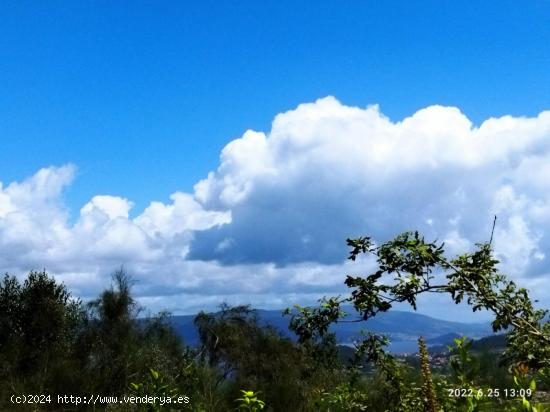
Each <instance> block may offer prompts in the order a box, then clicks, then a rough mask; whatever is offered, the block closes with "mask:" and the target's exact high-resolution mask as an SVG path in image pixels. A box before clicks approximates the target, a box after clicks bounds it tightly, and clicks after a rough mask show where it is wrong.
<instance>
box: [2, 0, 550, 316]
mask: <svg viewBox="0 0 550 412" xmlns="http://www.w3.org/2000/svg"><path fill="white" fill-rule="evenodd" d="M0 56H1V58H0V143H1V146H0V182H2V184H1V186H0V246H1V247H0V269H1V270H2V271H5V272H9V273H11V274H15V275H17V276H24V275H25V273H27V272H28V271H29V270H31V269H42V268H45V269H47V270H48V271H49V272H50V273H52V274H53V275H54V276H55V277H56V278H57V279H59V280H60V281H63V282H64V283H65V284H66V285H67V286H68V287H69V288H70V290H71V291H72V292H73V293H74V294H75V295H76V296H80V297H82V298H83V299H90V298H93V297H95V296H97V294H98V293H99V292H100V291H101V290H102V289H103V288H105V287H107V286H109V284H110V274H111V273H112V272H113V271H114V270H116V269H117V268H119V267H120V266H121V265H124V267H125V269H126V270H127V271H128V272H129V273H130V274H131V275H132V277H133V278H134V281H135V286H134V292H135V293H136V295H137V296H138V298H139V301H140V303H141V304H142V305H143V306H144V307H145V308H147V310H149V311H157V310H163V309H167V310H169V311H172V312H173V313H195V312H196V311H198V310H201V309H206V310H211V309H214V308H215V307H216V306H217V305H218V304H219V303H221V302H222V301H227V302H229V303H234V304H236V303H251V304H253V305H254V306H256V307H262V308H284V307H286V306H289V305H292V304H295V303H299V304H312V303H315V301H316V299H318V298H320V297H322V296H323V295H327V296H330V295H333V294H343V293H345V292H346V289H345V287H344V286H343V280H344V279H345V275H346V274H351V273H368V271H369V270H372V268H373V262H372V261H370V260H368V259H366V260H364V261H361V262H357V263H352V262H349V261H347V260H346V256H347V249H346V246H345V239H346V238H347V237H353V236H359V235H371V236H373V237H374V238H375V239H376V240H377V241H379V242H382V241H385V240H388V239H390V238H392V237H393V236H395V235H396V234H398V233H400V232H403V231H405V230H416V229H418V230H420V231H421V232H422V233H425V234H426V236H427V238H429V239H436V238H437V239H439V240H442V241H445V242H446V245H447V247H448V249H449V254H450V255H452V254H455V253H461V252H464V251H468V250H471V249H472V248H473V246H474V244H475V243H476V242H480V241H485V240H487V239H488V237H489V235H490V232H491V224H492V218H493V216H494V215H495V214H497V215H498V224H497V227H496V230H495V238H494V239H495V243H494V244H495V252H496V253H497V256H498V257H499V259H500V260H501V269H502V270H503V271H504V272H505V273H507V274H509V275H510V277H512V278H513V279H514V280H516V281H517V282H518V283H519V284H521V285H524V286H526V287H528V288H529V289H530V290H531V291H532V294H533V296H534V297H535V298H537V299H539V301H540V304H541V305H542V306H546V307H550V288H548V287H545V286H544V285H545V284H546V283H547V282H548V273H549V272H550V262H549V259H550V240H549V238H548V235H547V233H548V229H550V190H549V189H550V111H549V110H550V70H549V69H550V2H548V1H546V0H540V1H524V2H517V1H501V2H499V3H498V5H496V3H494V2H487V1H468V2H461V1H437V2H436V1H418V2H406V1H391V0H390V1H372V0H369V1H349V2H336V1H317V2H305V1H298V2H297V1H262V2H259V1H254V2H252V1H240V2H214V1H201V2H175V1H172V2H168V1H132V2H130V1H117V2H109V1H79V2H72V1H51V2H47V3H46V2H39V1H34V2H31V1H4V2H1V3H0ZM442 308H445V310H442ZM419 310H420V312H422V313H425V314H428V315H432V316H437V317H440V318H447V319H452V320H468V321H470V320H479V319H481V318H483V317H484V316H485V318H486V317H487V315H479V316H478V317H473V315H471V314H470V311H469V309H468V308H466V307H463V306H461V307H455V306H453V305H451V304H449V300H448V299H444V298H442V297H437V298H434V297H430V298H425V299H423V300H422V301H421V305H420V306H419ZM485 318H484V319H485Z"/></svg>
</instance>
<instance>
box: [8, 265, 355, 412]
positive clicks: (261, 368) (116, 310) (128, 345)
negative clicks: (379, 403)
mask: <svg viewBox="0 0 550 412" xmlns="http://www.w3.org/2000/svg"><path fill="white" fill-rule="evenodd" d="M130 286H131V282H130V279H129V277H128V276H127V275H125V274H124V273H123V272H121V271H120V272H117V273H115V274H114V276H113V285H112V287H111V288H109V289H107V290H105V291H104V292H103V293H102V294H101V295H100V296H99V297H98V298H97V299H95V300H93V301H91V302H89V303H86V304H84V303H82V302H81V301H80V300H78V299H74V298H73V297H72V296H71V294H70V293H69V292H68V291H67V289H66V287H65V286H64V285H63V284H60V283H58V282H56V281H55V280H54V278H53V277H50V276H48V274H47V273H45V272H31V273H30V274H29V275H28V277H27V278H26V279H25V280H24V281H23V282H22V283H21V282H19V281H18V280H17V279H16V278H15V277H13V276H9V275H5V277H4V278H3V279H2V280H1V282H0V377H1V381H0V391H1V404H0V410H22V411H28V410H35V409H34V408H35V407H36V408H37V410H65V411H68V410H86V409H89V410H92V409H93V408H92V406H84V405H79V406H74V405H73V406H71V405H67V404H65V405H62V406H61V405H58V404H57V402H56V400H57V395H74V396H81V397H87V396H90V394H98V395H122V394H127V395H128V394H130V395H131V394H134V395H140V394H149V395H157V396H160V395H162V396H174V395H181V396H187V397H188V398H189V404H185V405H179V406H174V405H171V406H170V407H167V406H166V407H165V408H164V409H163V410H170V409H173V410H192V411H229V410H233V409H235V408H236V407H238V406H239V401H237V402H236V401H235V400H236V399H238V398H241V399H242V397H243V393H242V392H241V389H246V390H252V391H254V393H256V392H258V393H259V397H260V399H261V400H262V401H263V402H265V405H266V407H265V410H274V411H293V410H312V411H313V410H319V407H320V406H319V405H317V403H316V402H318V401H319V400H320V399H321V397H322V393H323V391H325V390H330V389H332V388H335V387H336V386H337V385H339V384H342V383H343V382H345V380H346V378H347V377H346V372H345V370H344V369H343V368H342V365H341V364H340V362H339V361H338V359H337V356H336V352H334V353H333V354H332V355H331V356H328V355H329V352H328V351H327V352H326V353H325V355H326V356H323V357H320V356H317V354H313V353H309V352H308V351H306V350H304V348H303V347H300V346H299V345H297V344H296V343H293V342H292V341H291V340H289V339H287V338H283V337H282V336H281V334H280V333H279V331H277V330H275V329H272V328H270V327H266V326H260V325H259V323H258V320H257V316H256V313H255V311H254V310H252V309H251V308H250V307H248V306H238V307H228V306H225V305H222V307H221V310H220V311H219V312H217V313H216V314H207V313H200V314H199V315H198V316H197V317H196V320H195V324H196V327H197V328H198V331H199V335H200V341H201V346H200V347H198V348H190V347H187V346H186V345H185V343H184V342H182V341H181V339H180V338H179V336H178V335H177V334H176V332H175V331H174V330H173V329H172V327H171V326H170V324H169V322H168V315H167V314H159V315H158V316H154V317H149V318H140V317H139V313H140V310H139V306H138V305H137V303H136V301H135V299H134V297H133V296H132V293H131V287H130ZM159 388H160V392H159ZM148 390H149V392H148ZM28 394H49V395H51V402H50V403H43V404H42V405H32V406H31V405H28V404H25V405H22V404H20V405H16V404H13V403H12V402H11V401H10V398H11V396H12V395H28ZM245 396H246V395H245ZM250 398H251V399H253V398H254V396H250ZM241 403H243V401H241ZM258 404H259V403H258ZM102 409H108V410H150V409H146V408H144V407H143V405H141V406H140V405H133V406H132V405H110V406H109V407H108V408H107V405H103V406H100V405H96V406H95V410H102Z"/></svg>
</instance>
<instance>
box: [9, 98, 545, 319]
mask: <svg viewBox="0 0 550 412" xmlns="http://www.w3.org/2000/svg"><path fill="white" fill-rule="evenodd" d="M73 174H74V168H73V167H72V166H65V167H61V168H55V167H50V168H46V169H42V170H40V171H39V172H38V173H36V174H35V175H34V176H33V177H31V178H29V179H27V180H25V181H23V182H21V183H11V184H9V185H8V186H5V187H4V186H0V246H1V247H2V249H1V251H0V267H2V268H3V269H5V270H10V271H15V272H17V273H19V272H21V271H26V270H28V269H30V268H42V267H46V268H48V269H49V270H50V271H52V272H54V273H56V274H58V275H59V277H60V278H61V279H64V280H65V281H66V282H67V283H68V284H69V285H72V287H73V288H74V290H75V291H77V292H78V293H81V294H82V295H84V296H92V295H93V294H95V293H96V292H97V291H99V289H100V288H102V287H104V286H105V285H106V279H107V275H108V274H109V273H110V272H111V271H112V270H113V269H115V268H116V267H118V266H119V265H120V264H125V265H126V267H127V268H128V270H129V271H131V272H132V273H134V275H135V277H136V280H137V281H138V283H137V285H136V291H137V292H138V293H139V294H140V295H141V296H142V299H143V302H148V303H150V304H151V305H152V306H154V308H155V309H159V308H162V307H163V305H164V306H166V307H169V308H171V309H182V310H191V309H195V308H199V307H200V306H201V305H202V304H204V305H208V306H210V307H211V306H213V305H212V303H213V302H216V303H219V301H221V300H223V299H228V300H229V301H233V302H234V303H237V302H238V303H243V302H245V301H247V300H248V301H250V302H251V303H257V304H258V305H260V306H267V305H271V306H285V305H286V304H289V303H294V302H296V300H298V301H299V300H309V301H311V300H312V297H314V296H321V295H323V294H327V295H330V294H332V293H338V292H342V291H343V290H344V288H343V287H342V280H343V279H344V275H345V274H346V273H348V272H351V273H362V270H363V271H364V270H366V268H367V266H358V265H353V264H350V263H348V262H345V257H346V255H347V251H346V248H345V239H346V237H353V236H356V235H365V234H367V235H373V236H374V237H375V238H376V239H378V240H386V239H389V238H391V237H393V236H394V235H395V234H397V233H400V232H402V231H404V230H409V229H412V230H414V229H419V230H420V231H421V232H423V233H425V234H426V236H427V237H428V238H429V239H432V238H438V239H440V240H442V241H445V242H446V244H447V246H448V248H449V250H450V251H451V252H453V253H459V252H462V251H464V249H467V248H470V247H472V245H473V244H474V243H476V242H479V241H484V240H488V238H489V236H490V232H491V225H492V221H493V220H492V217H493V215H494V214H495V213H496V214H497V215H498V221H497V227H496V230H495V238H494V240H495V247H496V250H497V252H498V256H499V257H500V258H501V259H502V262H503V269H505V270H506V271H508V272H509V273H510V274H511V275H512V276H514V277H515V278H518V279H520V280H524V281H525V283H526V284H528V285H538V284H540V282H541V279H543V277H544V276H546V273H548V272H549V269H550V268H549V266H550V265H549V264H548V256H549V253H548V252H549V249H550V241H549V239H548V236H547V235H546V233H547V232H548V231H549V229H550V191H549V190H548V189H549V188H550V183H549V182H550V112H543V113H541V114H539V115H538V116H537V117H534V118H523V117H511V116H504V117H501V118H491V119H488V120H487V121H485V122H483V123H482V124H481V125H480V126H478V127H476V126H474V125H473V124H472V122H471V121H470V120H469V119H468V118H467V117H466V116H465V115H464V114H463V113H461V112H460V110H459V109H457V108H453V107H442V106H431V107H427V108H425V109H422V110H419V111H418V112H416V113H414V114H413V115H412V116H410V117H407V118H405V119H403V120H402V121H399V122H393V121H391V120H390V119H388V118H387V117H385V116H384V115H383V114H382V113H381V111H380V109H379V108H378V107H377V106H369V107H367V108H364V109H363V108H357V107H349V106H345V105H343V104H341V103H340V102H338V101H337V100H336V99H334V98H332V97H327V98H324V99H320V100H318V101H316V102H314V103H308V104H302V105H300V106H298V107H297V108H296V109H294V110H291V111H288V112H286V113H282V114H279V115H277V116H276V117H275V119H274V121H273V124H272V128H271V130H270V131H269V132H265V133H263V132H257V131H247V132H245V133H244V134H243V136H242V137H241V138H239V139H236V140H234V141H232V142H230V143H229V144H228V145H227V146H226V147H225V148H224V149H223V151H222V153H221V156H220V165H219V167H218V168H217V170H215V171H213V172H211V173H209V175H208V176H207V177H206V178H205V179H204V180H202V181H200V182H198V183H197V184H196V186H195V191H194V193H181V192H177V193H174V194H172V196H171V197H170V199H171V201H170V202H169V203H161V202H156V201H152V202H151V204H150V205H149V206H148V207H147V208H146V209H145V210H144V211H142V212H141V213H139V214H138V216H137V217H135V218H133V219H132V218H130V217H129V211H130V210H131V208H132V206H133V204H132V202H131V201H130V200H128V199H125V198H122V197H118V196H107V195H98V196H95V197H93V198H92V199H91V200H90V202H89V203H87V204H86V205H84V206H83V207H82V209H81V212H80V216H79V217H78V218H77V220H76V222H75V223H69V221H70V220H69V218H68V216H67V212H66V208H65V207H64V205H63V203H62V200H61V192H62V190H63V189H64V188H65V187H66V186H67V185H69V184H70V183H71V181H72V178H73ZM537 292H538V293H540V290H538V291H537ZM539 298H541V297H540V296H539ZM293 299H295V301H294V302H293V301H292V300H293ZM541 300H543V301H544V302H546V303H547V306H550V296H548V295H547V296H544V297H542V298H541ZM262 302H264V304H262ZM428 303H429V302H428Z"/></svg>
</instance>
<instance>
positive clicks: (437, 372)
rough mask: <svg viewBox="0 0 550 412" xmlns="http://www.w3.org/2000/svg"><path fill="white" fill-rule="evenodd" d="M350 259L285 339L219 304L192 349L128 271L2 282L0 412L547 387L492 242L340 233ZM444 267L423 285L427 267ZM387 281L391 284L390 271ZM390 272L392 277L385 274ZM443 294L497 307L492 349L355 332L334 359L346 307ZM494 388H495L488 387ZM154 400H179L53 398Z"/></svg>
mask: <svg viewBox="0 0 550 412" xmlns="http://www.w3.org/2000/svg"><path fill="white" fill-rule="evenodd" d="M348 244H349V245H350V247H351V253H350V259H352V260H354V259H355V258H356V257H357V256H358V255H359V254H362V253H372V254H374V255H375V256H376V258H377V261H378V264H379V268H378V270H377V271H375V272H374V273H372V274H370V275H368V276H365V277H361V276H354V277H351V276H348V278H347V279H346V285H347V286H348V287H349V288H350V289H351V292H350V295H349V296H347V297H346V296H343V297H342V296H340V297H335V298H328V299H323V300H321V302H320V305H319V306H318V307H306V308H304V307H300V306H296V307H295V308H294V309H292V310H288V311H286V315H288V316H290V317H291V320H290V328H291V330H292V331H293V332H294V333H295V334H296V339H295V340H294V341H293V340H290V339H288V338H285V337H283V336H282V335H281V334H280V332H279V331H277V330H275V329H273V328H271V327H269V326H265V325H261V324H260V323H259V321H258V318H257V316H256V312H255V311H254V310H253V309H251V308H250V307H248V306H237V307H230V306H227V305H222V306H221V307H220V310H219V311H218V312H216V313H204V312H201V313H200V314H198V315H197V317H196V318H195V326H196V327H197V330H198V332H199V337H200V345H199V347H196V348H191V347H188V346H186V345H185V342H182V341H181V339H180V337H179V336H178V335H177V334H176V332H175V331H174V330H173V329H172V327H171V326H170V323H169V318H168V316H169V315H168V314H159V315H157V316H153V317H148V318H142V317H140V316H139V315H140V308H139V305H138V304H137V302H136V300H135V299H134V297H133V295H132V291H131V281H130V278H129V277H128V276H127V275H126V274H125V273H124V272H122V271H118V272H116V273H115V274H114V275H113V282H112V285H111V287H110V288H108V289H106V290H105V291H103V292H102V293H101V294H100V296H99V297H98V298H97V299H95V300H93V301H90V302H87V303H83V302H81V301H80V300H78V299H75V298H74V297H72V296H71V294H70V293H69V292H68V290H67V289H66V287H65V286H64V285H63V284H60V283H58V282H56V281H55V279H54V278H52V277H50V276H49V275H48V274H46V273H45V272H31V273H30V274H29V275H28V276H27V278H26V279H25V280H24V281H23V282H20V281H18V280H17V279H16V278H15V277H13V276H9V275H6V276H5V277H4V278H3V279H2V280H1V281H0V396H1V398H0V410H6V411H10V410H14V411H18V410H21V411H29V410H33V411H34V410H64V411H75V410H110V411H157V410H189V411H196V412H199V411H206V412H217V411H220V412H222V411H223V412H226V411H231V410H240V411H260V410H264V411H281V412H293V411H296V412H298V411H304V412H306V411H321V412H322V411H325V412H337V411H342V412H344V411H345V412H353V411H373V412H422V411H429V412H436V411H468V412H474V411H500V410H508V411H531V412H542V411H544V410H547V409H544V408H547V405H546V406H545V402H546V401H545V400H544V395H545V394H548V392H547V391H548V389H549V386H550V368H549V365H550V343H549V342H550V324H549V323H548V322H546V323H545V322H544V321H543V319H544V316H545V312H544V311H540V310H535V309H534V308H533V306H532V303H531V301H530V300H529V297H528V294H527V291H525V289H521V288H518V287H516V285H515V284H514V283H513V282H510V281H508V280H507V279H506V277H505V276H504V275H502V274H500V273H499V272H498V271H497V270H496V268H495V265H496V264H497V263H498V262H497V261H496V260H495V259H494V258H493V257H492V253H491V252H492V251H491V248H490V245H486V244H485V245H483V244H482V245H479V250H477V251H475V252H473V253H470V254H465V255H462V256H459V257H457V258H455V259H453V260H447V259H446V258H444V257H443V249H442V246H439V245H435V244H433V243H427V242H425V241H424V239H423V238H421V237H420V236H419V235H418V234H417V233H415V234H413V233H405V234H403V235H400V236H398V237H397V238H396V239H394V240H392V241H389V242H387V243H384V244H381V245H380V246H375V245H373V244H372V243H371V242H370V239H369V238H359V239H355V240H348ZM435 269H438V270H444V271H447V272H448V274H447V283H445V284H441V283H437V284H434V283H433V282H432V279H433V277H432V276H431V272H432V271H433V270H435ZM388 279H389V280H390V281H388ZM392 279H393V280H392ZM430 292H436V293H449V294H450V296H451V298H452V299H453V300H454V301H455V302H457V303H458V302H460V301H461V300H462V299H465V300H466V301H467V302H468V303H470V304H471V305H472V306H473V308H474V310H477V309H481V308H484V309H487V310H490V311H492V312H493V313H494V314H495V320H494V322H493V328H494V329H495V331H497V330H499V329H503V328H506V330H507V331H508V333H507V349H506V351H505V352H504V353H503V354H498V355H496V354H492V353H489V352H486V353H485V354H481V355H480V354H477V355H476V354H474V353H473V352H472V343H471V341H468V340H467V339H457V340H456V341H455V345H454V347H453V348H452V350H451V355H450V362H449V364H448V366H447V367H445V368H436V367H434V365H431V364H430V359H429V355H428V352H427V350H426V349H425V344H424V343H423V340H422V339H419V352H420V354H421V355H420V357H419V358H416V359H413V360H411V361H409V362H406V361H404V360H403V359H401V358H397V357H394V356H392V355H391V354H389V353H387V352H386V351H385V345H386V344H387V340H386V338H385V337H383V336H379V335H376V334H369V333H366V334H365V335H363V336H362V337H358V342H357V346H356V348H355V350H354V352H353V355H352V356H351V357H349V356H346V357H342V356H341V354H342V352H341V351H339V350H338V346H337V343H336V339H335V336H334V334H333V333H331V332H330V325H331V324H332V323H334V322H341V321H350V319H349V318H346V317H345V316H344V313H343V310H342V306H343V305H350V304H351V305H352V306H353V307H354V309H355V310H356V311H357V312H358V313H359V315H360V317H359V318H358V319H353V320H351V321H366V324H365V326H366V327H367V328H368V319H369V318H371V317H372V316H375V315H376V314H377V313H379V312H384V311H387V310H390V309H391V307H392V304H393V303H394V302H408V303H410V304H411V305H412V307H413V308H416V297H417V296H418V295H420V294H422V293H430ZM495 390H496V391H495ZM29 394H46V395H50V397H51V398H50V401H49V402H45V403H42V404H38V405H36V404H33V405H29V404H14V403H13V402H12V399H13V398H12V396H13V395H18V396H21V395H29ZM92 394H94V395H103V396H121V395H132V396H141V397H143V396H157V397H164V398H170V399H177V398H185V399H188V401H189V402H188V403H183V404H178V405H175V404H170V405H163V406H162V405H160V404H159V403H158V402H156V403H149V404H146V405H142V404H110V405H106V404H96V405H79V406H76V405H70V404H63V405H60V404H58V402H57V396H58V395H73V396H80V397H82V398H85V397H89V396H90V395H92Z"/></svg>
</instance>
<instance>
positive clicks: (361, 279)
mask: <svg viewBox="0 0 550 412" xmlns="http://www.w3.org/2000/svg"><path fill="white" fill-rule="evenodd" d="M347 243H348V246H349V247H350V248H351V250H350V254H349V259H350V260H353V261H354V260H356V259H357V257H358V256H360V255H362V254H367V255H372V256H374V257H375V259H376V261H377V266H378V268H377V270H375V271H374V272H373V273H371V274H369V275H367V276H347V278H346V280H345V284H346V285H347V286H348V287H349V288H350V289H351V293H350V294H349V295H348V296H345V297H340V296H339V297H332V298H323V299H322V300H321V302H320V303H321V305H320V306H319V307H317V308H301V307H299V306H298V307H297V308H296V309H297V310H296V311H295V312H294V313H293V314H292V319H291V326H292V329H293V330H294V331H295V332H296V333H297V334H298V336H299V339H300V341H304V342H305V341H310V340H311V339H315V340H317V341H320V340H321V339H322V338H323V337H324V336H325V335H326V334H327V333H329V332H328V331H329V326H330V325H331V324H332V323H334V322H348V321H351V322H362V321H367V320H368V319H370V318H371V317H373V316H376V315H377V314H378V313H380V312H385V311H388V310H390V309H391V308H392V306H393V304H394V303H397V302H407V303H409V304H410V305H411V307H412V308H413V309H415V310H416V308H417V297H418V296H419V295H421V294H425V293H440V294H441V293H444V294H448V295H450V297H451V299H452V300H453V301H454V302H455V303H457V304H458V303H460V302H461V301H463V300H464V299H465V300H466V301H467V303H468V304H469V305H471V306H472V309H473V311H474V312H475V311H478V310H481V309H486V310H489V311H491V312H493V314H494V316H495V317H494V320H493V322H492V326H493V330H494V331H495V332H497V331H500V330H506V331H508V340H507V342H508V347H507V350H506V352H505V355H506V360H507V361H508V362H509V363H519V362H521V363H522V364H525V365H528V366H529V367H530V368H533V369H542V368H548V367H549V366H550V322H544V321H543V319H544V317H545V315H546V313H547V311H544V310H537V309H535V308H534V306H533V303H532V301H531V300H530V298H529V295H528V292H527V290H526V289H524V288H518V287H517V286H516V284H515V283H514V282H513V281H510V280H508V279H507V277H506V276H505V275H503V274H502V273H500V272H499V271H498V268H497V265H498V263H499V262H498V260H496V259H495V258H494V256H493V251H492V247H491V242H489V243H481V244H477V245H476V249H475V250H474V251H473V252H470V253H465V254H462V255H459V256H457V257H455V258H453V259H449V258H447V257H445V255H444V244H443V243H441V244H437V243H436V242H427V241H425V240H424V238H423V237H422V236H420V235H419V233H418V232H405V233H403V234H401V235H399V236H397V237H396V238H394V239H393V240H390V241H388V242H385V243H382V244H381V245H377V244H375V242H374V241H373V240H372V239H371V238H370V237H360V238H357V239H348V240H347ZM436 272H438V273H441V274H443V275H445V279H446V281H445V282H443V283H436V282H435V281H434V279H435V276H434V273H436ZM342 304H351V305H353V307H354V309H355V310H356V311H357V313H358V315H359V316H358V318H357V319H352V320H349V319H342V318H343V315H344V313H343V311H342V310H341V305H342ZM385 344H386V341H385V340H384V338H383V337H381V336H378V335H374V334H367V335H366V337H365V338H364V339H363V342H361V343H360V344H359V345H358V352H359V354H360V355H362V356H366V358H367V360H369V361H372V362H373V363H375V364H377V366H378V367H379V368H382V369H383V368H387V369H388V372H389V373H387V377H388V379H389V380H392V381H394V383H395V385H393V386H394V387H395V388H396V394H397V396H399V395H398V394H399V387H400V385H399V376H398V374H397V375H396V374H394V373H393V371H394V369H393V365H392V358H391V357H389V356H388V355H387V354H385V352H384V350H383V349H384V345H385ZM388 361H389V362H388ZM388 366H389V368H388Z"/></svg>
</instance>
